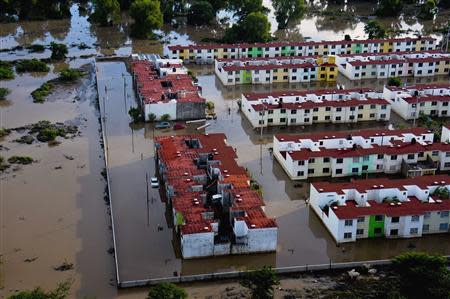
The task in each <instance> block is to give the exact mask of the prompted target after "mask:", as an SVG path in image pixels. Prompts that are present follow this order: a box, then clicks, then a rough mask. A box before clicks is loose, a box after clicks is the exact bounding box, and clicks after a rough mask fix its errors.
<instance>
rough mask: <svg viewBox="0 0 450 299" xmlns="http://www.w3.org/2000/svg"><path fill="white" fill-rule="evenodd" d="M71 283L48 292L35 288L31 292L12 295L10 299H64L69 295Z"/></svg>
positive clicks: (62, 284) (63, 284) (67, 282)
mask: <svg viewBox="0 0 450 299" xmlns="http://www.w3.org/2000/svg"><path fill="white" fill-rule="evenodd" d="M70 285H71V282H70V281H66V282H63V283H60V284H59V285H58V287H57V288H56V289H54V290H52V291H49V292H46V291H44V290H43V289H41V288H35V289H34V290H31V291H23V292H20V293H18V294H15V295H11V296H9V297H8V299H64V298H66V297H67V296H68V295H69V291H70Z"/></svg>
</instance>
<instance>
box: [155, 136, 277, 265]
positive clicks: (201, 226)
mask: <svg viewBox="0 0 450 299" xmlns="http://www.w3.org/2000/svg"><path fill="white" fill-rule="evenodd" d="M155 147H156V153H157V154H156V157H155V158H156V160H157V165H158V169H159V174H160V177H161V181H162V182H164V184H163V186H164V191H165V194H166V196H167V200H168V205H169V206H168V207H169V209H170V210H171V211H172V215H173V225H174V227H175V230H176V232H177V235H178V236H179V241H180V247H181V254H182V256H183V258H185V259H189V258H199V257H206V256H218V255H228V254H246V253H256V252H270V251H275V250H276V248H277V234H278V228H277V224H276V222H275V220H274V219H272V218H269V217H268V216H267V215H266V213H265V212H264V208H265V204H264V201H263V198H262V197H261V195H260V194H259V193H258V192H257V191H255V190H253V189H251V188H250V181H251V178H250V177H249V176H248V174H247V171H246V169H245V168H243V167H241V166H239V165H238V164H237V162H236V159H237V155H236V151H235V149H233V148H232V147H231V146H229V145H227V143H226V136H225V135H224V134H196V135H185V136H161V137H157V138H155Z"/></svg>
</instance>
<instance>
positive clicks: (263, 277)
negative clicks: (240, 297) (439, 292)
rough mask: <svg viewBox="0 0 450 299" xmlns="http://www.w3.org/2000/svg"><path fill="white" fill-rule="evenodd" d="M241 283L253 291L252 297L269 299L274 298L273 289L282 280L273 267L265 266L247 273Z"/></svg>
mask: <svg viewBox="0 0 450 299" xmlns="http://www.w3.org/2000/svg"><path fill="white" fill-rule="evenodd" d="M239 283H240V284H241V285H242V286H243V287H244V288H247V289H249V290H250V291H251V293H252V298H254V299H256V298H258V299H269V298H273V289H274V287H275V286H276V285H279V284H280V280H279V279H278V277H277V275H276V273H275V271H274V270H273V269H272V268H271V267H268V266H264V267H262V268H261V269H260V270H255V271H249V272H247V273H245V274H244V276H243V278H242V279H241V281H240V282H239Z"/></svg>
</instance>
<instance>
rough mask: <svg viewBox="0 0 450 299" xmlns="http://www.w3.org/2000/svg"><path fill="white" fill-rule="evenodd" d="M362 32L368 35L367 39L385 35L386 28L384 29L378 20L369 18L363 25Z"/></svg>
mask: <svg viewBox="0 0 450 299" xmlns="http://www.w3.org/2000/svg"><path fill="white" fill-rule="evenodd" d="M364 32H365V33H366V34H367V35H368V36H369V39H374V38H385V37H386V30H384V28H383V26H381V24H380V22H378V21H376V20H370V21H369V22H367V24H366V25H365V26H364Z"/></svg>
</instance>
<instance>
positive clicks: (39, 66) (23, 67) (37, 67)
mask: <svg viewBox="0 0 450 299" xmlns="http://www.w3.org/2000/svg"><path fill="white" fill-rule="evenodd" d="M49 70H50V68H49V67H48V66H47V64H45V62H42V61H40V60H37V59H36V58H33V59H31V60H29V59H26V60H20V61H19V62H17V64H16V71H17V72H18V73H24V72H42V73H47V72H48V71H49Z"/></svg>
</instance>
